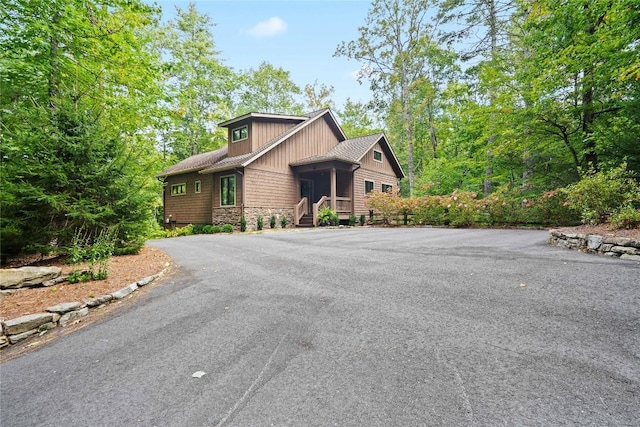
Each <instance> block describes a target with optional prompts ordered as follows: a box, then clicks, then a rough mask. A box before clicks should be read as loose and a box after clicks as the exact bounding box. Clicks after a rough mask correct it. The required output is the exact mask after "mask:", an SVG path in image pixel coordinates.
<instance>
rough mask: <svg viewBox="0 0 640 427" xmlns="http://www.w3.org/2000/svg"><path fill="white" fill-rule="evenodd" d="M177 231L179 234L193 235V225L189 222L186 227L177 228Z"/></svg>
mask: <svg viewBox="0 0 640 427" xmlns="http://www.w3.org/2000/svg"><path fill="white" fill-rule="evenodd" d="M176 233H177V235H178V236H191V235H192V234H193V225H191V224H188V225H185V226H184V227H179V228H176Z"/></svg>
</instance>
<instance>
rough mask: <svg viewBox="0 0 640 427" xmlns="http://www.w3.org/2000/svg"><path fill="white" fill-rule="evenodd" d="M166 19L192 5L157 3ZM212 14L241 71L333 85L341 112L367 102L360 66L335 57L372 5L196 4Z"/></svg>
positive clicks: (337, 1) (346, 1) (313, 0)
mask: <svg viewBox="0 0 640 427" xmlns="http://www.w3.org/2000/svg"><path fill="white" fill-rule="evenodd" d="M155 3H157V4H158V5H159V6H160V7H161V8H162V20H163V21H168V20H172V19H174V18H175V16H176V13H175V8H176V6H177V7H179V8H180V9H183V10H186V9H187V8H188V6H189V1H178V0H155ZM193 3H195V5H196V9H197V10H198V12H199V13H201V14H207V15H209V17H210V18H211V21H212V22H213V23H215V26H214V27H212V28H211V32H212V34H213V38H214V41H215V43H216V47H217V49H218V50H219V51H220V57H221V59H222V60H223V62H224V64H225V65H227V66H229V67H231V68H233V69H234V70H236V71H239V70H247V69H249V68H254V69H256V68H258V66H259V65H260V63H261V62H264V61H266V62H269V63H271V64H272V65H273V66H275V67H280V68H282V69H284V70H285V71H289V73H290V78H291V80H292V81H293V82H294V83H296V84H297V85H298V86H299V87H300V88H301V89H303V88H304V86H305V85H307V84H313V83H314V82H315V81H316V80H317V81H318V83H319V84H325V85H327V86H333V87H334V88H335V92H334V94H333V96H332V99H333V100H334V102H335V103H336V106H337V108H342V106H343V105H344V102H345V101H346V100H347V98H350V99H351V100H352V101H362V102H366V101H368V100H369V99H370V98H371V92H370V91H369V85H368V82H363V84H360V83H358V81H357V80H356V73H357V72H358V70H359V69H360V66H361V64H358V63H357V62H356V61H353V60H348V59H347V58H344V57H338V58H336V57H333V54H334V52H335V50H336V47H337V46H338V45H339V44H340V42H342V41H345V42H349V41H351V40H356V39H357V38H358V27H359V26H362V25H363V24H364V21H365V18H366V16H367V12H368V10H369V7H370V5H371V1H369V0H288V1H274V0H253V1H249V0H236V1H230V0H201V1H194V2H193Z"/></svg>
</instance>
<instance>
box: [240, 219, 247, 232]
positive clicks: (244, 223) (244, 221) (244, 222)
mask: <svg viewBox="0 0 640 427" xmlns="http://www.w3.org/2000/svg"><path fill="white" fill-rule="evenodd" d="M240 231H242V232H243V233H244V232H245V231H247V218H245V217H244V215H242V217H241V218H240Z"/></svg>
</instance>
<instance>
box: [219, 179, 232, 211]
mask: <svg viewBox="0 0 640 427" xmlns="http://www.w3.org/2000/svg"><path fill="white" fill-rule="evenodd" d="M235 204H236V177H235V176H233V175H229V176H223V177H222V178H220V206H233V205H235Z"/></svg>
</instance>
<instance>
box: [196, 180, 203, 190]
mask: <svg viewBox="0 0 640 427" xmlns="http://www.w3.org/2000/svg"><path fill="white" fill-rule="evenodd" d="M195 190H196V193H199V192H201V191H202V182H200V181H196V186H195Z"/></svg>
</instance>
